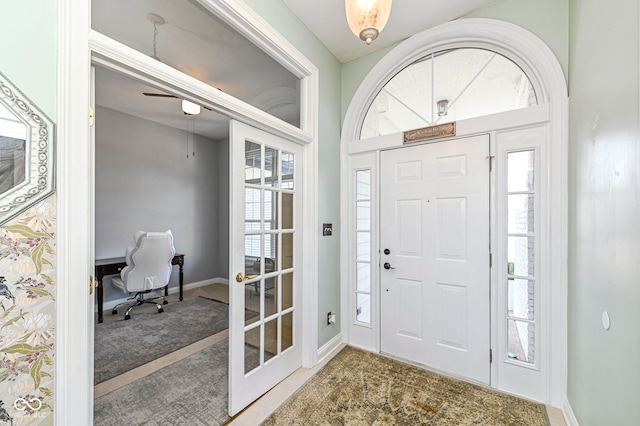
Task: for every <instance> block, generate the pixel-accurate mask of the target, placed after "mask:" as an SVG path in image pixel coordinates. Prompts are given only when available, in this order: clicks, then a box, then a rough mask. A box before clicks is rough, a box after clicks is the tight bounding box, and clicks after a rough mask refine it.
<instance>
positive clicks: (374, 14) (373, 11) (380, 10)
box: [344, 0, 392, 44]
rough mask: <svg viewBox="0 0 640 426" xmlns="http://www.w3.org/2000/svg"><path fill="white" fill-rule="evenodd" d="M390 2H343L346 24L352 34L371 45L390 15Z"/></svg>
mask: <svg viewBox="0 0 640 426" xmlns="http://www.w3.org/2000/svg"><path fill="white" fill-rule="evenodd" d="M391 2H392V0H345V2H344V4H345V9H346V12H347V22H348V23H349V28H351V31H353V33H354V34H355V35H356V36H358V37H360V39H361V40H363V41H365V42H366V43H367V44H371V42H372V41H373V40H375V39H376V38H377V37H378V34H380V31H382V29H383V28H384V26H385V25H386V24H387V21H388V20H389V15H390V14H391Z"/></svg>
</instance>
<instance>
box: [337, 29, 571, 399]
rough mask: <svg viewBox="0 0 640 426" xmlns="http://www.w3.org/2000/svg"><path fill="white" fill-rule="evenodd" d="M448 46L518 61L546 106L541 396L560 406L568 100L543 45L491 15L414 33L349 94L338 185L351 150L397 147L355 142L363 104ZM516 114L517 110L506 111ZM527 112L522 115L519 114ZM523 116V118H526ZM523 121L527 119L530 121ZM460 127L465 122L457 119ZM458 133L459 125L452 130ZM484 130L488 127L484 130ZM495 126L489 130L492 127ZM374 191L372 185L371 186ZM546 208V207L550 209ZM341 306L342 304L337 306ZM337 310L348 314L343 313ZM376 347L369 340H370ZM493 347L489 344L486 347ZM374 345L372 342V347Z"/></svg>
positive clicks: (473, 123)
mask: <svg viewBox="0 0 640 426" xmlns="http://www.w3.org/2000/svg"><path fill="white" fill-rule="evenodd" d="M456 47H477V48H483V49H488V50H492V51H495V52H498V53H500V54H502V55H503V56H505V57H506V58H508V59H510V60H512V61H513V62H514V63H516V64H518V65H519V66H520V67H521V68H522V69H523V70H524V72H525V73H526V74H527V76H528V77H529V79H530V80H531V83H532V85H533V87H534V89H535V91H536V95H537V98H538V103H539V104H540V105H539V107H538V108H540V109H539V110H540V111H542V110H543V109H544V110H546V111H547V114H548V118H547V120H548V122H549V139H548V149H546V150H545V158H544V161H545V162H546V164H547V165H548V169H547V173H548V181H549V182H553V185H549V187H548V206H549V208H548V209H547V210H546V211H544V212H542V214H543V215H547V218H548V221H549V232H550V244H549V247H550V249H549V250H548V252H547V253H544V254H543V256H544V258H543V259H541V262H542V263H543V264H546V265H548V278H549V281H548V282H549V283H553V285H550V286H549V295H548V303H549V315H548V319H549V320H548V322H547V323H546V331H547V333H548V336H549V339H548V343H549V347H550V351H549V352H550V353H549V365H548V370H547V374H548V380H547V383H548V386H547V387H548V389H547V395H548V396H549V401H548V403H550V404H551V405H553V406H555V407H562V406H563V404H564V403H565V400H566V383H567V259H568V251H567V246H568V97H567V86H566V81H565V78H564V74H563V72H562V69H561V67H560V65H559V63H558V60H557V59H556V57H555V56H554V55H553V53H552V52H551V50H550V49H549V48H548V47H547V46H546V45H545V44H544V43H543V42H542V41H541V40H540V39H539V38H538V37H536V36H535V35H533V34H532V33H530V32H528V31H526V30H524V29H522V28H520V27H518V26H516V25H513V24H510V23H507V22H503V21H497V20H493V19H461V20H457V21H452V22H448V23H446V24H443V25H441V26H438V27H436V28H433V29H429V30H426V31H424V32H422V33H420V34H417V35H415V36H413V37H411V38H409V39H407V40H406V41H404V42H403V43H401V44H400V45H398V46H397V47H396V48H394V49H393V50H392V51H390V52H389V53H388V54H387V55H386V56H385V57H384V58H383V59H382V60H381V61H380V62H379V63H378V64H376V66H375V67H374V68H373V69H372V70H371V71H370V72H369V74H368V75H367V76H366V77H365V79H364V80H363V82H362V83H361V85H360V87H359V88H358V90H357V91H356V93H355V95H354V97H353V99H352V100H351V103H350V104H349V107H348V109H347V113H346V115H345V121H344V123H343V131H342V137H341V163H342V165H343V166H344V167H342V172H341V180H342V182H348V181H349V173H350V168H349V155H350V154H351V153H355V152H366V151H376V150H379V149H383V148H384V147H387V146H393V145H394V144H397V141H394V140H393V137H392V135H389V136H391V138H389V137H387V138H385V137H382V138H376V141H377V142H378V143H377V145H379V146H369V147H366V145H367V141H366V140H364V141H360V140H359V132H360V126H361V125H362V122H363V121H364V117H365V115H366V112H367V109H368V107H369V105H370V104H371V102H372V101H373V99H374V98H375V96H376V95H377V93H378V92H379V91H380V89H381V88H382V87H383V86H384V85H385V84H386V83H387V82H388V81H389V80H390V79H391V78H392V77H393V76H394V75H395V74H396V73H398V72H399V71H400V70H401V69H403V68H404V67H406V66H407V65H409V64H410V63H412V62H414V61H415V60H417V59H419V58H421V57H423V56H425V55H426V54H428V53H431V52H434V51H440V50H445V49H451V48H456ZM504 114H510V115H509V116H510V117H517V115H518V111H511V112H508V113H504ZM524 114H528V113H526V112H525V113H524ZM487 119H490V117H484V118H483V117H480V118H478V119H471V120H468V121H465V123H468V124H469V129H468V130H467V131H468V132H469V133H474V132H473V131H472V129H471V128H474V127H475V128H476V130H480V129H481V128H482V127H483V124H482V123H484V122H485V121H486V120H487ZM527 121H528V120H527ZM530 124H531V123H530ZM465 125H466V124H465ZM457 130H458V134H460V133H461V132H460V130H462V129H460V127H458V128H457ZM487 130H488V129H487ZM492 130H497V129H495V128H494V129H492ZM373 190H375V189H373V188H372V191H373ZM348 197H349V194H348V192H347V189H346V188H345V185H343V186H342V200H343V201H344V202H343V203H342V206H341V220H342V222H343V223H345V224H348V223H350V222H349V216H350V214H349V211H348V205H349V198H348ZM551 206H553V208H551ZM349 235H350V231H349V229H346V230H345V232H343V233H342V235H341V251H342V252H343V253H349V251H348V250H349V240H348V236H349ZM349 266H350V262H343V264H342V266H341V283H342V284H341V296H342V300H343V301H345V300H349V299H348V298H349V290H350V282H349V276H350V271H349ZM345 308H348V307H345V305H344V303H343V309H345ZM344 315H347V316H348V315H349V311H348V310H344ZM349 324H350V322H349V321H343V323H342V330H341V331H342V335H343V337H344V339H345V341H347V342H349V341H350V335H349V333H350V330H349V328H350V327H349ZM376 344H377V343H376ZM494 347H495V346H494ZM377 350H379V347H378V348H377Z"/></svg>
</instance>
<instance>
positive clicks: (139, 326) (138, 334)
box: [94, 297, 229, 384]
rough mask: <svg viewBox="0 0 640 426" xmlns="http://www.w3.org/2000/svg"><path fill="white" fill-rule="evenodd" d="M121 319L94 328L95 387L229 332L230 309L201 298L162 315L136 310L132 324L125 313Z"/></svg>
mask: <svg viewBox="0 0 640 426" xmlns="http://www.w3.org/2000/svg"><path fill="white" fill-rule="evenodd" d="M106 314H107V315H110V314H111V312H110V311H109V312H107V313H106ZM118 317H119V318H118V319H117V320H115V321H109V322H107V321H105V322H104V323H102V324H96V326H95V344H94V348H95V351H94V352H95V358H94V360H95V361H94V384H98V383H101V382H103V381H105V380H108V379H111V378H113V377H115V376H118V375H120V374H122V373H125V372H127V371H129V370H132V369H134V368H136V367H139V366H141V365H143V364H146V363H148V362H151V361H153V360H154V359H157V358H160V357H161V356H164V355H167V354H169V353H171V352H174V351H176V350H178V349H180V348H183V347H185V346H187V345H190V344H191V343H194V342H197V341H198V340H201V339H204V338H205V337H208V336H211V335H214V334H216V333H218V332H220V331H222V330H225V329H227V328H228V326H229V305H227V304H225V303H222V302H218V301H216V300H213V299H207V298H204V297H198V298H195V299H187V300H184V301H182V302H173V303H169V304H168V305H164V312H163V313H161V314H159V313H158V311H157V310H156V308H155V306H154V305H144V306H138V307H136V308H134V310H133V312H132V314H131V319H130V320H127V321H125V320H124V310H121V312H120V314H119V315H118Z"/></svg>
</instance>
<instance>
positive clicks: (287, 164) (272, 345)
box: [244, 140, 296, 374]
mask: <svg viewBox="0 0 640 426" xmlns="http://www.w3.org/2000/svg"><path fill="white" fill-rule="evenodd" d="M244 155H245V166H244V176H245V179H244V185H245V190H244V194H245V199H244V203H245V231H244V232H245V236H244V240H245V245H244V265H245V268H244V269H245V270H244V274H245V277H246V278H247V279H246V280H245V281H244V286H245V290H244V299H245V309H246V310H247V313H246V320H245V330H244V334H245V354H244V355H245V363H244V365H245V370H244V373H245V374H249V373H250V372H251V371H253V370H254V369H256V368H259V367H260V366H262V365H264V364H265V363H267V362H269V360H271V359H273V358H274V357H276V356H278V355H279V354H280V353H282V351H284V350H286V349H287V348H289V347H291V345H292V329H291V319H290V318H291V316H292V315H293V311H294V306H293V304H292V301H293V295H292V292H293V288H292V286H291V281H292V275H295V268H294V266H295V265H294V262H293V251H294V243H295V239H294V238H293V235H294V229H293V225H294V221H293V216H294V214H293V213H294V212H293V205H294V202H293V200H294V198H295V197H296V194H295V190H294V189H293V188H294V180H293V176H294V170H295V167H296V164H295V163H296V160H295V156H294V155H293V154H291V153H289V152H286V151H283V150H280V149H277V148H274V147H271V146H268V145H266V144H258V143H255V142H253V141H249V140H247V141H245V151H244ZM284 173H286V177H285V176H283V174H284Z"/></svg>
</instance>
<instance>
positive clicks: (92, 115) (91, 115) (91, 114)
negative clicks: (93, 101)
mask: <svg viewBox="0 0 640 426" xmlns="http://www.w3.org/2000/svg"><path fill="white" fill-rule="evenodd" d="M94 122H95V111H94V110H93V107H89V127H93V123H94Z"/></svg>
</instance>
